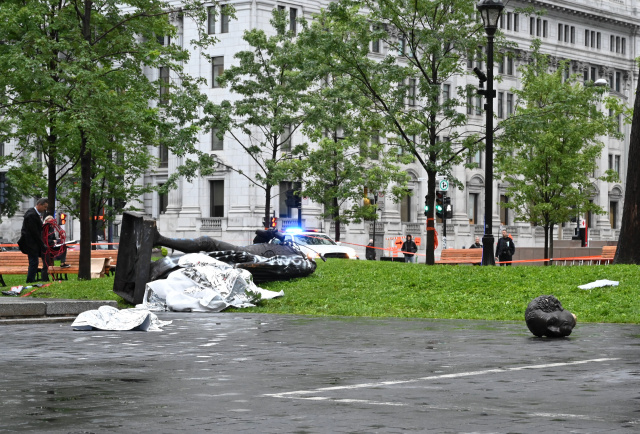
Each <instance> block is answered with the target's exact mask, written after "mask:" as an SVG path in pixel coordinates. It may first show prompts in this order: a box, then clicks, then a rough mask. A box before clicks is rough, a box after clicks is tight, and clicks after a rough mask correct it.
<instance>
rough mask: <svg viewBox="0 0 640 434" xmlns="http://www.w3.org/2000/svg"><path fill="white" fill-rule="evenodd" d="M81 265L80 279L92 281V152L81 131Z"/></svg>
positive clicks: (79, 270)
mask: <svg viewBox="0 0 640 434" xmlns="http://www.w3.org/2000/svg"><path fill="white" fill-rule="evenodd" d="M80 137H81V140H82V147H81V150H80V264H79V269H78V279H83V280H91V209H90V208H91V207H90V203H89V202H90V200H91V151H90V150H89V149H87V137H86V135H85V132H84V131H82V130H81V131H80Z"/></svg>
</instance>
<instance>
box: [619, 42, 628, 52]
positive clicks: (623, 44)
mask: <svg viewBox="0 0 640 434" xmlns="http://www.w3.org/2000/svg"><path fill="white" fill-rule="evenodd" d="M626 50H627V38H622V39H621V40H620V54H625V52H626Z"/></svg>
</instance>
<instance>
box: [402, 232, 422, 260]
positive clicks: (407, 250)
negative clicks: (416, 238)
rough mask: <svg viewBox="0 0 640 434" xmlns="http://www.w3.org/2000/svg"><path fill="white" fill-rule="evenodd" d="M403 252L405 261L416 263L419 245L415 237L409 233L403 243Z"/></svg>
mask: <svg viewBox="0 0 640 434" xmlns="http://www.w3.org/2000/svg"><path fill="white" fill-rule="evenodd" d="M401 250H402V254H403V255H404V262H413V263H414V264H415V262H416V257H415V253H416V252H417V251H418V246H416V243H414V242H413V237H412V236H411V235H409V234H407V240H406V241H405V242H404V243H402V249H401Z"/></svg>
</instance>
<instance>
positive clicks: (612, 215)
mask: <svg viewBox="0 0 640 434" xmlns="http://www.w3.org/2000/svg"><path fill="white" fill-rule="evenodd" d="M617 220H618V202H609V223H611V229H617V224H616V221H617Z"/></svg>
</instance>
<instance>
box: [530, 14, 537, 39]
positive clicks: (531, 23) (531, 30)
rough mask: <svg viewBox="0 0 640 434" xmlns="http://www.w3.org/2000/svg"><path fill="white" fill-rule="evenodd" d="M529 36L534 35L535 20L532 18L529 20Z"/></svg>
mask: <svg viewBox="0 0 640 434" xmlns="http://www.w3.org/2000/svg"><path fill="white" fill-rule="evenodd" d="M529 34H530V35H531V36H535V35H536V19H535V18H534V17H531V18H529Z"/></svg>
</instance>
